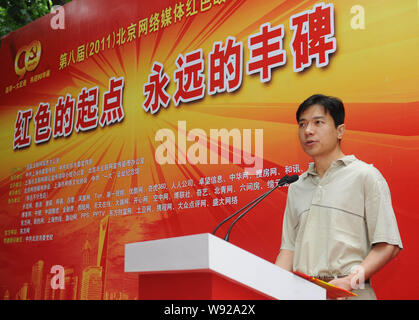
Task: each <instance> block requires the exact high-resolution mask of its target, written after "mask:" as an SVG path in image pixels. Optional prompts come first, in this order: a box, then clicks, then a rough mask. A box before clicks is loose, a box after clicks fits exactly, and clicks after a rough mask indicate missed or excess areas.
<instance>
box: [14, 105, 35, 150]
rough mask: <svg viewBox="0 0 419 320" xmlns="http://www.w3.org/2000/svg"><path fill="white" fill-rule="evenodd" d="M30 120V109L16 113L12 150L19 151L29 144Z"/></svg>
mask: <svg viewBox="0 0 419 320" xmlns="http://www.w3.org/2000/svg"><path fill="white" fill-rule="evenodd" d="M31 118H32V109H29V110H25V111H20V110H19V111H18V113H17V118H16V122H15V134H14V136H13V149H21V148H25V147H28V146H29V145H30V144H31V136H30V135H29V121H30V119H31Z"/></svg>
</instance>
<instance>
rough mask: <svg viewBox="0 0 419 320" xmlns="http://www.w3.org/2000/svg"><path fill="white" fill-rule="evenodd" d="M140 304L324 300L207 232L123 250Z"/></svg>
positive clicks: (320, 291)
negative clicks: (151, 301) (136, 282)
mask: <svg viewBox="0 0 419 320" xmlns="http://www.w3.org/2000/svg"><path fill="white" fill-rule="evenodd" d="M125 272H135V273H138V274H139V298H140V299H146V300H147V299H158V300H165V299H174V300H179V299H180V300H183V299H194V300H200V299H205V300H206V299H279V300H295V299H315V300H317V299H318V300H324V299H326V290H325V289H324V288H321V287H320V286H317V285H315V284H313V283H311V282H309V281H307V280H304V279H302V278H300V277H298V276H296V275H295V274H293V273H292V272H288V271H286V270H284V269H282V268H280V267H278V266H276V265H275V264H272V263H270V262H268V261H266V260H264V259H262V258H260V257H258V256H256V255H254V254H252V253H250V252H248V251H246V250H243V249H241V248H239V247H237V246H235V245H233V244H231V243H229V242H226V241H224V240H222V239H220V238H218V237H216V236H213V235H212V234H209V233H204V234H196V235H189V236H182V237H175V238H167V239H160V240H151V241H144V242H137V243H130V244H126V245H125Z"/></svg>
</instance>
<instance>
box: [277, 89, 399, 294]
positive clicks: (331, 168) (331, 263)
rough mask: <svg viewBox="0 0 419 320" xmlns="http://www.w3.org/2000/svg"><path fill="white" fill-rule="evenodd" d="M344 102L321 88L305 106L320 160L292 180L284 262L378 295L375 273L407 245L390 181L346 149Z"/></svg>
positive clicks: (309, 148) (304, 138)
mask: <svg viewBox="0 0 419 320" xmlns="http://www.w3.org/2000/svg"><path fill="white" fill-rule="evenodd" d="M344 118H345V111H344V107H343V103H342V102H341V101H340V100H339V99H337V98H334V97H327V96H324V95H313V96H311V97H309V98H308V99H307V100H305V101H304V102H303V103H302V104H301V105H300V106H299V108H298V110H297V121H298V126H299V139H300V143H301V146H302V148H303V150H304V151H305V152H306V153H307V154H308V155H309V156H310V157H312V159H313V160H314V162H313V163H311V164H310V166H309V169H308V170H307V171H306V172H305V173H303V174H302V175H301V176H300V179H299V180H298V181H297V182H296V183H293V184H291V185H290V187H289V190H288V197H287V205H286V208H285V214H284V221H283V230H282V243H281V250H280V253H279V255H278V258H277V260H276V264H277V265H278V266H280V267H282V268H284V269H287V270H289V271H293V270H294V271H300V272H302V273H305V274H308V275H310V276H313V277H316V278H320V279H323V280H325V281H328V282H330V283H331V284H334V285H336V286H339V287H342V288H344V289H347V290H349V291H353V292H355V293H357V294H358V298H360V299H376V296H375V293H374V290H373V289H372V287H371V285H370V282H369V279H370V277H371V276H372V275H373V274H374V273H376V272H377V271H378V270H379V269H381V268H382V267H383V266H384V265H385V264H387V263H388V262H389V261H390V260H391V259H392V258H394V257H395V256H396V255H397V254H398V252H399V251H400V250H401V249H402V243H401V239H400V234H399V230H398V227H397V222H396V218H395V215H394V212H393V207H392V204H391V196H390V191H389V188H388V185H387V183H386V181H385V179H384V178H383V176H382V175H381V174H380V172H379V171H378V170H377V169H376V168H374V167H373V166H372V165H369V164H366V163H365V162H363V161H361V160H358V159H357V158H356V157H355V156H353V155H345V154H344V153H343V152H342V150H341V147H340V141H341V139H342V137H343V135H344V133H345V124H344Z"/></svg>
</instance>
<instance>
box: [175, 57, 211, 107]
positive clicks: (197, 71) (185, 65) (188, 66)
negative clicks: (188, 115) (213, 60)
mask: <svg viewBox="0 0 419 320" xmlns="http://www.w3.org/2000/svg"><path fill="white" fill-rule="evenodd" d="M176 65H177V67H178V69H177V70H176V71H175V73H174V77H175V82H176V85H177V86H176V92H175V93H174V95H173V101H174V103H175V106H178V105H179V102H181V101H182V102H191V101H195V100H199V99H201V98H202V97H203V96H204V93H205V83H204V81H205V77H204V75H203V74H202V72H203V71H204V59H203V54H202V49H198V50H196V51H193V52H190V53H188V54H186V55H185V57H183V56H182V55H181V54H179V56H178V58H177V59H176Z"/></svg>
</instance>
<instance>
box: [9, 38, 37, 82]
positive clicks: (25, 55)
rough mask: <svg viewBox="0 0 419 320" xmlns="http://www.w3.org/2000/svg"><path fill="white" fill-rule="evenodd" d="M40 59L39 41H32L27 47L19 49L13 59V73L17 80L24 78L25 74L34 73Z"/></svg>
mask: <svg viewBox="0 0 419 320" xmlns="http://www.w3.org/2000/svg"><path fill="white" fill-rule="evenodd" d="M40 59H41V42H40V41H38V40H34V41H32V42H31V43H30V44H29V45H26V46H23V47H21V48H20V49H19V51H18V52H17V54H16V57H15V71H16V74H17V75H18V76H19V80H20V79H22V78H23V77H24V76H25V74H26V72H31V71H34V70H35V69H36V67H37V66H38V64H39V60H40Z"/></svg>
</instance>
